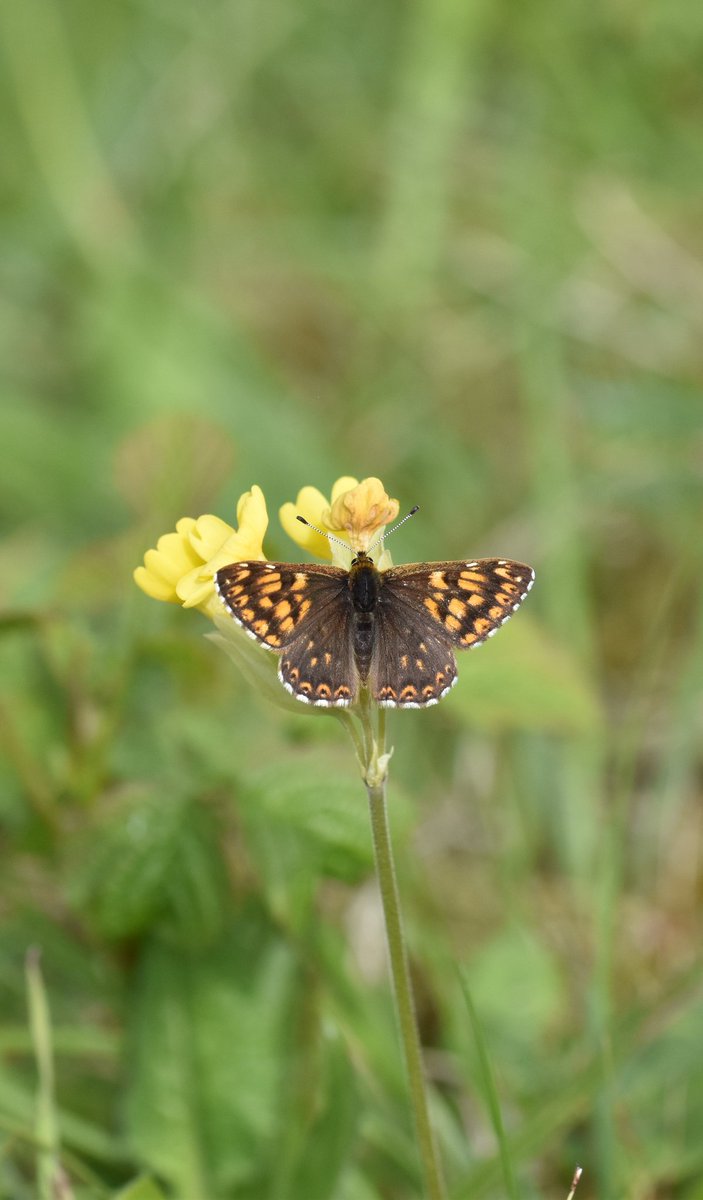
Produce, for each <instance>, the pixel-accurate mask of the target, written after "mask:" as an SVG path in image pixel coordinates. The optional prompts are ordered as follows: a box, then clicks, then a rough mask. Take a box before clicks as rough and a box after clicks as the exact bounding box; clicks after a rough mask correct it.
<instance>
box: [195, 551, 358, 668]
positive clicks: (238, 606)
mask: <svg viewBox="0 0 703 1200" xmlns="http://www.w3.org/2000/svg"><path fill="white" fill-rule="evenodd" d="M346 582H347V572H346V571H342V570H341V569H340V568H339V567H328V566H320V565H319V564H315V565H312V564H310V563H272V562H259V561H253V562H236V563H230V565H229V566H227V567H222V568H221V569H220V570H219V571H218V572H217V574H216V575H215V587H216V589H217V592H218V594H219V596H220V599H221V600H222V603H223V604H224V606H225V608H226V609H227V610H228V612H229V613H230V615H231V616H232V617H234V619H235V621H236V622H237V624H238V625H242V626H243V627H244V629H246V631H247V633H248V634H249V635H250V637H253V638H254V640H255V641H257V642H258V643H259V644H260V645H261V646H265V647H266V649H267V650H274V651H277V652H278V653H280V652H281V651H282V650H284V649H285V648H286V647H287V646H289V645H290V644H291V643H292V642H294V641H296V640H297V639H298V638H299V637H302V635H303V634H304V633H305V631H306V630H307V629H308V628H309V627H310V626H313V625H315V624H317V622H318V621H319V620H320V618H321V617H322V616H323V614H324V613H325V612H326V610H327V609H328V608H329V607H330V606H331V607H332V608H334V607H335V606H337V605H343V604H344V603H345V597H346V591H347V586H346Z"/></svg>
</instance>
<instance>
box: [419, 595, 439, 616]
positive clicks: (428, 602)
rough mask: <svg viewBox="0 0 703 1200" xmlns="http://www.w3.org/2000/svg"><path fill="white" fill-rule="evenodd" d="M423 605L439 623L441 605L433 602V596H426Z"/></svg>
mask: <svg viewBox="0 0 703 1200" xmlns="http://www.w3.org/2000/svg"><path fill="white" fill-rule="evenodd" d="M423 604H424V606H425V608H426V609H427V611H428V612H429V613H431V614H432V616H433V617H434V619H435V621H439V619H440V618H439V605H438V603H437V601H436V600H433V598H432V596H426V597H425V599H424V600H423Z"/></svg>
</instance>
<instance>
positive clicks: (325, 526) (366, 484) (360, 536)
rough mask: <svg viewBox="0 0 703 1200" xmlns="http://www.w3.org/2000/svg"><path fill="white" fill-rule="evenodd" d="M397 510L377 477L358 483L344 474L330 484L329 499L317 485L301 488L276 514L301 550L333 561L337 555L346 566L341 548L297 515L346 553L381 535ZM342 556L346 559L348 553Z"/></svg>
mask: <svg viewBox="0 0 703 1200" xmlns="http://www.w3.org/2000/svg"><path fill="white" fill-rule="evenodd" d="M398 510H399V505H398V501H397V500H391V498H390V497H389V496H388V494H387V492H386V490H385V488H384V486H383V484H382V483H381V481H380V479H376V478H374V477H373V476H371V477H370V478H369V479H362V481H361V483H359V481H358V480H356V479H354V478H353V477H352V476H347V475H344V476H342V478H341V479H338V480H337V482H336V483H335V484H334V486H333V488H332V495H331V498H330V499H329V500H327V498H326V497H325V496H323V494H322V492H320V491H318V489H317V488H314V487H304V488H302V490H301V491H300V492H298V497H297V500H296V502H295V504H293V503H292V502H291V501H288V503H287V504H284V505H283V506H282V508H281V510H280V513H279V516H280V520H281V525H282V526H283V528H284V529H285V531H286V533H287V534H288V536H289V537H291V538H292V539H293V541H294V542H297V544H298V545H299V546H301V547H302V548H303V550H307V551H308V553H309V554H314V555H315V556H316V557H317V558H327V559H330V558H331V559H333V560H334V561H337V560H338V558H339V560H340V565H343V566H349V562H348V561H345V562H342V561H341V559H342V557H343V556H344V551H343V550H338V549H337V547H336V546H335V544H334V543H331V542H330V541H329V540H328V539H327V538H326V537H323V536H321V535H320V534H319V533H316V532H315V530H313V529H310V528H309V527H307V526H305V525H302V524H301V522H300V521H298V520H297V516H298V514H300V515H301V516H303V517H305V519H306V521H309V522H310V524H311V525H317V527H318V528H319V529H322V530H324V531H329V533H331V534H333V535H334V537H337V538H340V539H341V540H342V541H344V542H346V543H347V544H348V546H349V547H350V552H358V551H359V550H368V548H369V546H370V545H371V543H372V542H373V541H377V540H379V539H380V538H381V536H382V534H383V530H384V529H385V526H386V525H387V524H388V523H389V521H394V520H395V519H396V517H397V516H398ZM346 557H347V559H348V558H349V555H347V556H346ZM380 565H381V566H382V567H383V566H386V565H387V564H386V563H385V562H383V561H382V562H381V563H380Z"/></svg>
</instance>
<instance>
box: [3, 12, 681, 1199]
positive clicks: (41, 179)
mask: <svg viewBox="0 0 703 1200" xmlns="http://www.w3.org/2000/svg"><path fill="white" fill-rule="evenodd" d="M0 39H1V41H2V55H3V61H4V64H5V67H6V70H5V71H4V72H3V77H2V80H1V81H0V104H2V108H3V112H4V115H5V117H6V120H5V122H4V125H5V127H6V135H5V146H4V149H5V154H4V159H5V164H6V168H7V178H8V200H7V203H6V205H5V207H4V210H3V214H2V216H1V217H0V239H1V240H2V250H3V253H2V255H1V256H0V262H1V263H2V266H0V272H1V274H2V283H3V288H2V291H3V295H4V299H3V308H2V312H3V320H2V321H1V322H0V331H1V332H0V346H1V348H2V362H3V377H4V388H3V403H2V406H0V444H1V445H2V449H3V468H2V471H1V472H0V512H1V513H2V518H3V520H2V526H3V533H2V537H1V538H0V838H1V839H2V846H3V871H2V880H1V882H0V906H1V907H0V911H1V912H2V922H1V925H0V978H1V979H2V981H3V987H2V990H1V991H0V1138H1V1139H2V1142H3V1153H2V1155H1V1156H0V1197H7V1200H25V1198H29V1197H30V1196H34V1195H37V1194H40V1195H41V1194H42V1191H41V1189H43V1192H44V1194H50V1192H48V1191H47V1189H48V1188H49V1187H50V1182H47V1181H48V1180H49V1176H50V1173H51V1171H52V1170H54V1168H55V1164H56V1161H57V1156H58V1158H59V1159H60V1162H61V1164H62V1170H63V1172H65V1176H66V1179H65V1181H62V1184H61V1186H64V1187H68V1188H70V1189H71V1192H72V1193H73V1195H74V1197H75V1200H106V1198H107V1197H117V1196H118V1195H121V1196H122V1197H123V1200H126V1198H127V1197H129V1200H156V1197H157V1196H158V1195H159V1194H161V1193H162V1192H163V1194H164V1195H171V1196H174V1197H179V1198H180V1200H197V1198H198V1197H200V1198H201V1200H230V1198H234V1197H237V1200H240V1198H242V1200H247V1197H251V1198H252V1200H261V1198H262V1197H264V1196H267V1197H271V1198H276V1200H283V1197H285V1198H286V1200H297V1197H298V1196H300V1197H301V1200H310V1198H313V1200H325V1198H326V1197H329V1198H330V1200H379V1198H384V1200H386V1198H392V1200H406V1198H407V1200H410V1198H411V1197H417V1196H419V1195H421V1183H420V1171H419V1166H418V1164H417V1161H416V1155H415V1147H414V1144H413V1134H412V1126H411V1121H410V1116H409V1113H408V1107H407V1101H406V1094H405V1084H404V1078H403V1073H402V1067H401V1062H400V1057H399V1053H398V1045H397V1038H396V1033H395V1029H394V1024H393V1015H392V1005H391V998H390V995H389V990H388V984H387V978H386V970H385V962H384V959H383V944H382V939H381V936H380V932H379V924H378V913H377V907H376V905H375V902H374V899H373V893H372V889H371V888H370V883H369V881H370V878H371V872H372V845H371V834H370V830H369V828H368V824H367V814H366V809H365V805H364V799H363V790H362V789H360V787H359V784H358V781H357V779H356V777H355V768H354V764H353V761H352V756H351V754H350V753H349V752H348V747H347V745H346V743H345V741H344V740H343V738H342V735H341V732H340V731H338V730H337V728H336V724H335V723H334V722H327V721H324V720H322V721H314V722H313V721H308V720H306V719H305V718H303V717H301V718H297V717H295V716H289V715H287V714H285V713H283V712H278V711H277V710H275V709H273V708H271V707H268V706H266V705H265V704H264V703H263V702H262V701H260V700H259V699H258V698H257V697H256V695H254V693H253V692H252V691H251V690H249V688H248V686H247V685H246V684H245V683H244V682H243V681H242V680H241V679H240V678H239V677H238V676H237V674H236V672H235V669H234V667H233V666H232V665H231V664H230V663H229V662H228V661H226V660H225V658H224V656H221V655H218V654H217V653H216V650H215V649H214V648H213V647H212V646H211V645H210V644H208V642H207V641H206V640H205V639H204V638H203V637H202V636H201V634H202V633H204V632H206V631H207V624H206V622H205V621H202V620H201V618H200V617H199V616H197V615H189V614H186V613H183V612H181V611H177V610H176V609H175V608H174V609H170V608H169V609H166V607H165V606H159V605H156V604H151V603H150V602H149V601H147V600H146V598H144V597H142V596H141V595H139V594H137V593H136V589H135V588H134V587H133V585H132V583H131V570H132V568H133V566H134V565H135V564H136V563H137V562H138V561H140V559H141V556H142V554H143V552H144V550H145V549H146V548H147V547H148V546H149V545H152V544H153V543H154V540H155V538H157V537H158V536H159V535H160V534H161V533H163V532H164V531H165V530H167V529H170V528H172V527H173V524H174V522H175V521H176V520H177V519H178V518H179V517H180V516H182V515H183V514H184V513H191V514H193V515H197V514H198V513H201V512H208V511H210V512H217V513H219V514H220V515H221V516H223V517H224V518H225V519H233V509H234V505H235V503H236V500H237V497H238V496H239V494H240V493H241V492H242V491H244V490H245V489H246V488H248V487H249V486H250V485H251V484H252V483H253V482H258V483H260V484H261V486H262V487H263V489H264V492H265V494H266V496H267V500H268V503H269V509H270V512H271V515H272V523H271V528H270V534H269V538H268V540H267V552H268V554H269V556H270V557H273V558H275V557H277V556H280V557H282V558H287V557H290V556H291V555H292V554H294V551H293V548H292V545H290V544H287V543H286V539H285V537H284V535H283V533H282V531H281V529H280V527H278V525H277V522H276V520H275V514H276V510H277V508H278V506H279V505H280V504H281V503H283V502H284V501H286V500H288V499H292V498H294V497H295V495H296V493H297V491H298V489H299V488H300V487H301V486H303V485H304V484H307V483H314V484H315V485H317V486H319V487H321V488H322V489H323V490H325V491H326V490H328V489H329V487H330V485H331V483H332V482H333V480H334V479H335V478H337V477H338V476H339V475H341V474H346V473H354V474H357V475H358V476H360V477H361V476H364V475H371V474H377V475H379V476H380V477H381V478H382V479H383V480H384V482H385V483H386V485H387V487H388V490H389V492H390V493H391V494H392V495H395V496H398V497H399V499H400V502H401V507H402V508H403V509H408V508H409V507H410V506H411V505H412V504H415V503H417V504H420V506H421V513H420V514H419V515H418V517H417V518H415V520H414V521H413V522H410V523H409V524H408V525H407V526H406V527H405V528H404V530H403V531H402V532H401V533H399V534H398V535H397V536H398V539H399V540H398V541H397V542H396V544H395V546H393V554H394V557H395V559H396V561H403V560H408V561H411V560H414V559H424V558H429V559H432V558H442V557H447V558H452V557H460V556H466V555H472V556H473V555H476V554H482V553H486V554H490V553H500V554H505V555H509V556H511V557H515V558H518V559H524V560H526V561H528V562H531V563H533V564H534V566H535V568H536V570H537V584H536V587H535V589H534V592H533V593H532V594H531V596H530V598H529V601H528V604H527V605H526V606H525V608H524V610H523V611H522V612H521V613H520V614H519V615H518V617H517V619H516V621H515V622H514V623H511V624H510V625H509V626H508V627H507V628H506V629H505V630H504V631H503V632H501V635H500V637H499V638H497V639H496V640H495V642H492V643H491V644H490V645H489V646H487V647H485V648H484V649H482V650H481V651H479V653H478V654H477V655H476V656H465V657H464V658H462V660H461V662H460V683H459V685H458V687H457V688H456V689H455V691H454V693H452V696H451V697H450V698H449V699H447V700H446V701H444V702H443V703H442V705H440V706H439V707H438V708H437V709H434V710H432V711H428V712H427V713H420V714H414V713H406V714H396V715H395V716H393V715H392V714H391V718H390V719H389V739H390V741H391V742H393V743H394V745H395V754H394V758H393V762H392V777H391V784H390V791H389V803H390V809H391V819H392V823H393V834H394V845H395V849H396V856H397V859H398V866H399V876H400V878H399V884H400V890H401V896H402V899H403V904H404V909H405V920H406V925H407V927H408V935H409V940H410V947H411V961H412V970H413V977H414V981H415V989H416V995H417V1003H418V1011H419V1016H420V1024H421V1034H422V1038H423V1043H424V1047H425V1052H426V1060H427V1064H428V1069H429V1072H430V1076H431V1079H432V1082H433V1085H434V1086H433V1095H432V1116H433V1122H434V1125H435V1129H436V1132H437V1137H438V1140H439V1142H440V1146H441V1153H442V1158H443V1161H444V1164H445V1169H446V1174H447V1177H448V1180H449V1183H450V1191H451V1195H452V1196H453V1197H456V1200H459V1198H460V1197H466V1198H467V1200H468V1198H469V1197H471V1200H474V1198H475V1197H481V1196H483V1197H489V1198H492V1197H495V1198H496V1200H498V1198H502V1197H504V1196H505V1195H506V1194H508V1195H516V1196H518V1195H519V1196H520V1197H522V1198H523V1200H531V1198H532V1197H535V1198H537V1197H539V1198H540V1200H541V1198H542V1197H545V1198H546V1197H555V1198H557V1200H563V1197H565V1196H566V1195H567V1193H568V1189H569V1185H570V1181H571V1179H572V1177H573V1171H574V1167H575V1164H576V1163H577V1162H578V1163H580V1164H582V1165H583V1167H584V1176H583V1179H582V1180H581V1182H580V1184H579V1188H578V1191H577V1193H576V1195H577V1198H578V1200H587V1198H588V1197H589V1196H598V1198H599V1200H620V1198H624V1197H627V1198H628V1200H698V1198H699V1197H700V1196H701V1195H703V1153H702V1152H701V1149H700V1145H701V1142H700V1132H699V1131H700V1129H701V1127H703V1086H702V1085H701V1080H703V1070H702V1069H701V1068H702V1067H703V1063H702V1062H701V1046H702V1043H701V1038H700V1021H701V1006H702V1003H703V996H702V986H703V974H702V972H701V965H700V952H699V946H700V934H701V928H700V915H699V908H700V904H699V900H700V889H701V879H702V864H701V849H700V844H701V839H700V828H701V827H700V816H699V808H700V774H701V772H700V766H701V761H700V736H699V735H700V728H699V726H700V714H699V707H700V705H699V698H700V692H701V682H702V679H703V650H702V646H703V621H702V620H701V613H702V612H703V609H702V608H701V593H700V576H701V570H700V567H701V561H700V560H701V555H700V511H701V483H700V461H699V460H700V437H701V411H702V410H701V355H700V315H701V311H702V306H701V297H702V296H703V267H702V266H701V261H702V253H701V252H702V248H701V244H700V231H699V223H698V219H697V207H696V206H697V203H698V196H699V192H700V178H701V167H702V165H703V163H702V161H701V160H702V152H701V148H700V137H699V129H700V119H701V100H702V97H701V87H700V79H699V74H700V72H699V62H700V55H701V49H702V48H703V47H702V46H701V42H702V41H703V22H702V21H701V18H700V17H699V15H698V10H697V9H695V7H693V6H691V5H687V4H679V5H671V4H664V3H663V0H656V2H654V3H652V4H650V5H648V6H647V7H646V9H643V10H637V11H635V9H634V8H633V7H632V6H630V7H629V8H628V7H627V6H623V5H620V6H619V7H616V6H612V5H611V6H610V7H608V6H600V7H593V6H591V8H590V9H585V8H579V7H578V6H576V5H561V6H555V5H553V4H548V3H546V0H537V2H536V3H534V4H531V5H529V6H526V7H523V8H521V9H520V10H519V11H518V10H516V9H515V8H514V6H508V5H507V4H497V5H492V6H489V5H487V4H480V3H478V0H476V2H475V3H472V4H470V5H466V4H460V3H458V2H457V0H440V2H433V3H431V2H430V0H418V3H417V4H415V6H414V7H412V8H407V7H406V8H403V7H402V6H399V5H398V4H396V3H393V2H391V0H385V2H384V3H381V4H375V5H371V4H366V5H362V6H361V7H360V6H356V7H354V8H351V7H349V8H347V9H344V8H340V7H339V6H337V7H332V8H330V7H329V6H324V5H322V4H320V3H315V2H314V0H310V2H309V3H307V4H304V5H299V6H290V5H284V4H283V3H282V2H281V0H274V2H273V3H272V4H270V5H267V6H266V7H265V9H260V8H254V7H252V6H248V5H246V4H233V3H230V0H226V2H221V3H218V4H216V5H213V6H211V7H210V8H209V9H208V10H207V12H205V11H204V10H201V9H199V8H196V7H195V6H193V5H191V4H189V3H186V0H178V2H177V3H175V4H172V5H166V4H164V3H163V2H162V0H153V2H152V3H150V4H148V5H131V6H130V5H122V6H108V5H99V6H97V7H96V6H94V5H92V6H89V5H88V4H87V3H86V2H85V0H67V2H66V3H65V4H63V5H59V4H58V3H57V2H56V0H27V2H26V3H24V4H23V5H14V6H5V7H4V8H3V9H2V10H1V11H0ZM332 791H333V793H334V795H335V803H334V804H333V805H330V804H329V802H328V797H329V795H330V793H331V792H332ZM316 797H318V798H319V803H318V802H316ZM29 947H40V948H41V962H42V977H41V979H43V989H42V985H41V980H40V978H39V976H38V975H37V974H36V973H35V974H34V975H32V980H33V983H32V989H30V991H31V997H32V999H31V1004H30V1009H31V1013H32V1014H33V1015H32V1016H30V1009H28V999H27V996H26V994H25V971H24V963H25V956H26V953H27V950H28V948H29ZM457 968H458V969H459V973H460V979H461V981H462V983H463V984H465V987H466V990H467V993H468V995H469V996H470V998H471V999H470V1003H469V1008H468V1009H467V1003H466V998H465V995H464V992H463V989H462V985H461V984H460V983H459V981H458V977H457ZM42 997H44V998H43V999H42ZM47 1003H48V1008H49V1009H50V1012H51V1026H49V1024H48V1017H47V1015H46V1004H47ZM42 1014H43V1015H42ZM39 1016H41V1020H40V1021H39V1025H40V1026H41V1037H39V1036H38V1033H37V1030H38V1028H39V1026H38V1024H37V1022H38V1020H39ZM51 1047H53V1059H54V1077H55V1078H54V1086H53V1089H52V1088H50V1086H49V1074H50V1073H49V1074H47V1063H50V1061H51V1055H50V1053H49V1050H50V1048H51ZM40 1051H41V1053H40ZM35 1053H36V1055H38V1057H39V1061H40V1063H41V1064H42V1065H41V1070H38V1067H37V1060H36V1058H35ZM47 1054H49V1057H48V1058H47ZM37 1078H39V1080H40V1083H39V1084H38V1083H37ZM38 1089H39V1091H38ZM37 1095H39V1100H37ZM508 1181H512V1182H508ZM130 1187H131V1191H127V1190H124V1189H128V1188H130ZM37 1188H39V1189H40V1190H39V1192H37Z"/></svg>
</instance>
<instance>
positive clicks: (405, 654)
mask: <svg viewBox="0 0 703 1200" xmlns="http://www.w3.org/2000/svg"><path fill="white" fill-rule="evenodd" d="M534 578H535V575H534V571H533V570H532V568H531V567H528V566H526V565H525V564H524V563H518V562H512V561H511V560H509V559H503V558H489V559H478V560H475V559H474V560H471V561H468V562H437V563H410V564H407V565H405V566H400V567H391V568H390V569H389V570H387V571H384V572H383V574H382V576H381V580H382V583H381V595H380V599H379V613H378V635H377V653H376V655H375V657H374V662H373V663H372V667H371V672H370V679H369V683H370V686H371V689H372V693H373V695H374V696H375V698H376V700H377V701H378V703H379V704H382V705H384V706H388V707H395V706H398V707H418V708H419V707H423V706H424V705H428V704H436V703H437V701H438V700H441V698H442V696H444V695H446V693H447V692H448V691H449V689H450V688H451V687H452V686H453V685H454V683H455V682H456V663H455V660H454V654H453V648H454V647H456V648H458V649H473V647H474V646H480V645H481V643H482V642H485V641H486V639H487V638H489V637H492V636H493V634H494V633H496V632H497V631H498V629H499V628H500V626H501V625H503V624H505V622H506V621H507V620H508V618H509V617H511V616H512V615H513V613H514V612H515V611H516V610H517V609H518V608H519V607H520V605H521V604H522V601H523V600H524V599H525V597H526V595H527V593H528V592H529V590H530V588H531V587H532V584H533V583H534Z"/></svg>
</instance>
